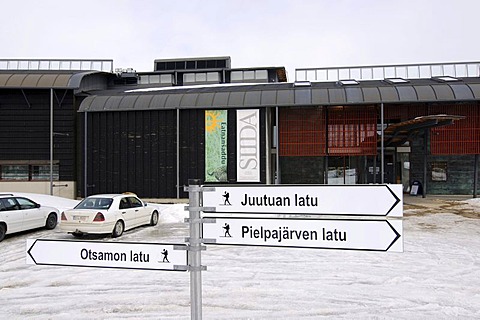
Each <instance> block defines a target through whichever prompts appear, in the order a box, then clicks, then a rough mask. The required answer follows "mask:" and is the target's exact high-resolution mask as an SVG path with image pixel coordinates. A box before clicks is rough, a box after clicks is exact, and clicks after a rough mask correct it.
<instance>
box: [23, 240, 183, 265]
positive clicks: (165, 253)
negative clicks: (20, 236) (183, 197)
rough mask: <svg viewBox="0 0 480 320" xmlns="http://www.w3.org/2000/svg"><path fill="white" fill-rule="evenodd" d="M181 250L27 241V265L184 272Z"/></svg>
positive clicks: (125, 244) (154, 245) (145, 245)
mask: <svg viewBox="0 0 480 320" xmlns="http://www.w3.org/2000/svg"><path fill="white" fill-rule="evenodd" d="M185 248H186V245H184V244H180V245H172V244H161V243H129V242H104V241H74V240H50V239H28V240H27V263H28V264H36V265H54V266H74V267H99V268H119V269H142V270H169V271H185V270H187V267H186V266H188V263H187V251H186V250H185ZM179 249H180V250H179ZM182 249H183V250H182Z"/></svg>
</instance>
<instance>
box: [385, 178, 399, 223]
mask: <svg viewBox="0 0 480 320" xmlns="http://www.w3.org/2000/svg"><path fill="white" fill-rule="evenodd" d="M385 187H387V189H388V191H390V193H391V194H392V196H393V197H394V198H395V203H394V204H393V205H392V207H391V208H390V210H388V212H387V214H386V216H388V214H389V213H390V212H392V210H393V208H395V207H396V206H397V204H398V203H399V202H400V198H399V197H397V195H396V194H395V192H393V191H392V189H390V187H389V186H387V185H386V186H385Z"/></svg>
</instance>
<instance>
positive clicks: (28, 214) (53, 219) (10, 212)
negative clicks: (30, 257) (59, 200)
mask: <svg viewBox="0 0 480 320" xmlns="http://www.w3.org/2000/svg"><path fill="white" fill-rule="evenodd" d="M58 217H59V211H58V209H55V208H52V207H47V206H42V205H40V204H39V203H36V202H35V201H33V200H30V199H28V198H26V197H23V196H15V195H13V194H10V193H8V194H5V193H4V194H0V241H2V240H3V239H4V238H5V235H7V234H11V233H16V232H21V231H26V230H31V229H36V228H42V227H45V228H47V229H54V228H55V227H56V226H57V221H58Z"/></svg>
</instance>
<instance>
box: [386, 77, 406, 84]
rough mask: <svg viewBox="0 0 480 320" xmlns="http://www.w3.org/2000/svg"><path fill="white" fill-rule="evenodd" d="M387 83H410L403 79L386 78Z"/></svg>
mask: <svg viewBox="0 0 480 320" xmlns="http://www.w3.org/2000/svg"><path fill="white" fill-rule="evenodd" d="M385 81H386V82H388V83H390V84H398V83H409V82H410V81H408V80H405V79H403V78H385Z"/></svg>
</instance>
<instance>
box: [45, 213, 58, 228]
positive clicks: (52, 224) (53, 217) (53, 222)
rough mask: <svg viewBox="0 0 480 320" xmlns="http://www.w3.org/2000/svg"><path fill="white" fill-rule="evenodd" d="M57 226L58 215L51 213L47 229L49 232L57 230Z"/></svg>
mask: <svg viewBox="0 0 480 320" xmlns="http://www.w3.org/2000/svg"><path fill="white" fill-rule="evenodd" d="M56 226H57V215H56V214H55V213H50V214H49V215H48V218H47V222H46V223H45V228H47V229H48V230H51V229H55V227H56Z"/></svg>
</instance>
